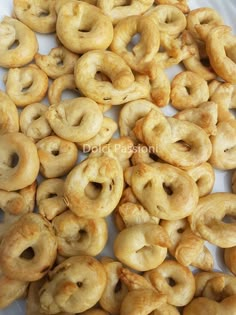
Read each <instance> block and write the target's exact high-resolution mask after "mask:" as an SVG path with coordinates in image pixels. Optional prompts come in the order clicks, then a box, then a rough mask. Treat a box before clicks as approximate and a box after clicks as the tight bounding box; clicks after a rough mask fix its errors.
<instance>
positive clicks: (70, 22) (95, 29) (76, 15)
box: [56, 1, 113, 54]
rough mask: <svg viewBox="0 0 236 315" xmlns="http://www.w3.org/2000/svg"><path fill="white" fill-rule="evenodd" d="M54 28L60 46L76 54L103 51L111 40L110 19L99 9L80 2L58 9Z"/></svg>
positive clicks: (111, 28) (72, 2)
mask: <svg viewBox="0 0 236 315" xmlns="http://www.w3.org/2000/svg"><path fill="white" fill-rule="evenodd" d="M56 28H57V36H58V38H59V40H60V41H61V42H62V44H63V45H64V46H65V47H66V48H67V49H69V50H71V51H73V52H75V53H78V54H83V53H85V52H87V51H90V50H94V49H104V50H105V49H106V48H108V47H109V45H110V43H111V41H112V38H113V27H112V22H111V19H110V18H109V17H107V16H106V15H105V14H103V12H102V11H101V10H100V9H99V8H97V7H95V6H93V5H91V4H88V3H85V2H82V1H70V2H68V3H66V4H64V5H63V6H62V7H61V8H60V10H59V12H58V16H57V27H56Z"/></svg>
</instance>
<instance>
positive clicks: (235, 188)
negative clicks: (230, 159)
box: [232, 171, 236, 194]
mask: <svg viewBox="0 0 236 315" xmlns="http://www.w3.org/2000/svg"><path fill="white" fill-rule="evenodd" d="M232 192H233V193H235V194H236V171H234V173H233V176H232Z"/></svg>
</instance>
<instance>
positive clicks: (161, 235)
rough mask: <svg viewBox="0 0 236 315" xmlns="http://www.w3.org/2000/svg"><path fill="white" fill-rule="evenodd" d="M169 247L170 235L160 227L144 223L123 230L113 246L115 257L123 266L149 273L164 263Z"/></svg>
mask: <svg viewBox="0 0 236 315" xmlns="http://www.w3.org/2000/svg"><path fill="white" fill-rule="evenodd" d="M150 231H152V233H150ZM169 245H170V239H169V237H168V234H167V233H166V232H165V230H164V229H163V228H162V227H161V226H160V225H158V224H152V223H143V224H138V225H134V226H131V227H129V228H125V229H124V230H122V231H121V232H120V233H119V234H118V235H117V236H116V239H115V241H114V245H113V246H114V253H115V256H116V257H117V258H118V259H119V261H121V262H122V263H123V264H125V265H127V266H128V267H130V268H132V269H134V270H137V271H147V270H150V269H153V268H156V267H157V266H159V265H160V264H161V263H162V262H163V261H164V259H165V258H166V254H167V247H168V246H169Z"/></svg>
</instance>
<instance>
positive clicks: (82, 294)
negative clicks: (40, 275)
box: [39, 256, 106, 314]
mask: <svg viewBox="0 0 236 315" xmlns="http://www.w3.org/2000/svg"><path fill="white" fill-rule="evenodd" d="M94 283H96V285H94ZM105 286H106V272H105V270H104V268H103V265H102V264H101V263H100V262H99V261H98V260H97V259H95V258H93V257H91V256H74V257H71V258H69V259H67V260H65V261H64V262H62V263H61V264H60V265H58V266H56V267H55V268H54V269H53V270H52V271H51V272H50V274H49V280H48V281H47V282H46V283H45V284H44V286H43V287H42V288H41V290H40V292H39V294H40V304H41V308H42V310H43V312H47V313H48V314H56V313H58V312H62V311H63V312H68V313H82V312H84V311H86V310H88V309H90V308H91V307H92V306H94V305H95V304H96V303H97V302H98V301H99V299H100V298H101V296H102V293H103V291H104V289H105Z"/></svg>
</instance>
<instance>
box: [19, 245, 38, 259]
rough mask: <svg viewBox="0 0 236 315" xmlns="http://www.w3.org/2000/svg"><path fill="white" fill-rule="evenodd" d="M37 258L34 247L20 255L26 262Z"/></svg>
mask: <svg viewBox="0 0 236 315" xmlns="http://www.w3.org/2000/svg"><path fill="white" fill-rule="evenodd" d="M34 256H35V253H34V250H33V248H32V247H28V248H27V249H26V250H24V251H23V252H22V254H21V255H20V258H23V259H25V260H32V259H33V258H34Z"/></svg>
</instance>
